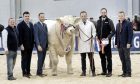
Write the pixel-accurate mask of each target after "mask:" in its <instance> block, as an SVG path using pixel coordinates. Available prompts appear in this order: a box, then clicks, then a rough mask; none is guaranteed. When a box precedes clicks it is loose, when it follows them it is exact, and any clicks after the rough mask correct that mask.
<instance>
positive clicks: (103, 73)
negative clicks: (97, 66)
mask: <svg viewBox="0 0 140 84" xmlns="http://www.w3.org/2000/svg"><path fill="white" fill-rule="evenodd" d="M98 75H106V73H105V72H102V73H100V74H98Z"/></svg>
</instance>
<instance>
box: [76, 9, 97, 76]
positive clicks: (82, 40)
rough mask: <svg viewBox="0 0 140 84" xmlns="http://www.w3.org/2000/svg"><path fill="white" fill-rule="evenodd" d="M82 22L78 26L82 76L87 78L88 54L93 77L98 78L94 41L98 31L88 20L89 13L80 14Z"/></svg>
mask: <svg viewBox="0 0 140 84" xmlns="http://www.w3.org/2000/svg"><path fill="white" fill-rule="evenodd" d="M80 18H81V21H80V22H79V24H78V30H79V45H78V50H79V53H80V55H81V64H82V73H81V75H80V76H86V54H88V58H89V61H90V68H91V71H92V76H96V74H95V66H94V58H93V54H94V45H93V44H94V43H93V39H94V38H95V35H96V29H95V26H94V25H93V23H92V22H90V21H89V20H88V19H87V12H86V11H82V12H80Z"/></svg>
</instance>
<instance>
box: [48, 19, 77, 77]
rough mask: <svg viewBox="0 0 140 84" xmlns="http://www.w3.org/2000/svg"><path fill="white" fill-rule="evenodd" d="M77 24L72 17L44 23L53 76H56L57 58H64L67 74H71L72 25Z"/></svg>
mask: <svg viewBox="0 0 140 84" xmlns="http://www.w3.org/2000/svg"><path fill="white" fill-rule="evenodd" d="M77 22H78V19H77V18H76V17H73V16H64V17H61V18H59V19H57V20H56V21H45V23H46V24H47V25H48V31H49V33H48V39H49V40H48V41H49V53H50V60H51V62H52V75H53V76H57V64H58V61H59V59H58V56H60V57H64V56H65V57H66V63H67V73H68V74H73V70H72V54H73V46H74V31H75V29H74V25H75V24H76V23H77ZM49 23H50V24H51V25H50V24H49Z"/></svg>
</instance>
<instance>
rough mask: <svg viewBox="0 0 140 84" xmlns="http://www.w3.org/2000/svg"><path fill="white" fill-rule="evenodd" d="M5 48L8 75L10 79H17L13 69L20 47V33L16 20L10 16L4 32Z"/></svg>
mask: <svg viewBox="0 0 140 84" xmlns="http://www.w3.org/2000/svg"><path fill="white" fill-rule="evenodd" d="M2 37H3V40H2V41H3V48H4V51H5V54H6V56H7V75H8V80H16V78H15V77H14V76H13V69H14V66H15V63H16V57H17V49H18V33H17V30H16V27H15V20H14V19H13V18H10V19H9V21H8V27H6V28H5V29H4V30H3V32H2Z"/></svg>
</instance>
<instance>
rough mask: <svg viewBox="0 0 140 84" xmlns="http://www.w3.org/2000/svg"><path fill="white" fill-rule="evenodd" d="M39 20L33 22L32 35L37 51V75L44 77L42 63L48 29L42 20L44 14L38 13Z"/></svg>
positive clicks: (46, 45) (46, 44) (46, 46)
mask: <svg viewBox="0 0 140 84" xmlns="http://www.w3.org/2000/svg"><path fill="white" fill-rule="evenodd" d="M38 18H39V21H38V22H37V23H35V24H34V37H35V44H36V49H37V53H38V65H37V66H38V67H37V73H36V74H37V76H40V77H44V76H47V75H45V74H43V70H42V67H43V64H44V60H45V57H46V51H47V48H48V29H47V25H46V24H45V23H43V22H44V20H45V14H44V13H39V14H38Z"/></svg>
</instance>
